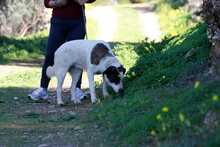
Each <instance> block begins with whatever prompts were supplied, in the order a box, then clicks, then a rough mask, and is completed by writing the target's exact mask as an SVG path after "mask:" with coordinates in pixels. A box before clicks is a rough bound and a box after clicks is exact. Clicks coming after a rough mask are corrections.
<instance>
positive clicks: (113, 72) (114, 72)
mask: <svg viewBox="0 0 220 147" xmlns="http://www.w3.org/2000/svg"><path fill="white" fill-rule="evenodd" d="M103 74H104V75H106V76H107V78H108V80H109V81H110V82H111V83H114V84H116V85H117V84H119V83H120V80H121V78H120V73H119V71H118V69H117V67H115V66H110V67H108V68H107V69H106V70H105V71H104V72H103Z"/></svg>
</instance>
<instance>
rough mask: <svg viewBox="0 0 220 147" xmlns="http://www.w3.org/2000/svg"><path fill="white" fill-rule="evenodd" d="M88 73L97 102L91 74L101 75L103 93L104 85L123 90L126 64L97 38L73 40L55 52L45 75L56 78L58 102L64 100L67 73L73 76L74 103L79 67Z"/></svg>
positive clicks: (106, 94)
mask: <svg viewBox="0 0 220 147" xmlns="http://www.w3.org/2000/svg"><path fill="white" fill-rule="evenodd" d="M83 70H85V71H86V72H87V75H88V80H89V89H90V94H91V101H92V103H95V102H96V94H95V83H94V74H96V73H101V74H102V75H103V88H102V92H103V96H104V97H106V96H108V91H107V85H109V86H111V87H112V88H113V90H114V91H115V92H116V93H120V94H122V93H123V83H122V79H123V77H124V74H125V68H124V67H123V66H122V64H121V63H119V61H118V60H117V58H116V57H115V55H114V54H113V52H112V50H111V48H110V46H109V44H108V43H106V42H104V41H98V40H74V41H69V42H66V43H64V44H63V45H61V46H60V47H59V48H58V50H57V51H56V52H55V56H54V65H53V66H49V67H48V68H47V76H48V77H52V76H56V78H57V103H58V104H59V105H62V104H63V100H62V96H61V92H62V85H63V81H64V78H65V75H66V73H67V72H68V71H69V72H70V74H71V76H72V84H71V100H72V101H73V102H74V103H75V104H77V103H80V99H77V98H76V97H75V89H76V83H77V81H78V79H79V78H80V75H81V73H82V71H83Z"/></svg>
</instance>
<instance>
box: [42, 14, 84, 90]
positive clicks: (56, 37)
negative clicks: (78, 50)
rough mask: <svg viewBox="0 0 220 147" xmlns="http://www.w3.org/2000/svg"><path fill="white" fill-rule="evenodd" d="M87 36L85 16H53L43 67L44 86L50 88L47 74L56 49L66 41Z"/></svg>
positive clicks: (79, 84) (52, 62)
mask: <svg viewBox="0 0 220 147" xmlns="http://www.w3.org/2000/svg"><path fill="white" fill-rule="evenodd" d="M84 37H85V23H84V19H83V18H79V19H65V18H64V19H63V18H56V17H52V18H51V25H50V33H49V38H48V42H47V47H46V55H45V60H44V64H43V68H42V75H41V83H40V86H41V87H42V88H46V89H47V88H48V85H49V82H50V78H48V77H47V75H46V69H47V67H48V66H52V65H53V64H54V53H55V51H56V50H57V49H58V48H59V47H60V46H61V45H62V44H63V43H65V42H66V41H70V40H76V39H84ZM81 80H82V75H81V78H80V80H79V81H78V83H77V87H78V88H81Z"/></svg>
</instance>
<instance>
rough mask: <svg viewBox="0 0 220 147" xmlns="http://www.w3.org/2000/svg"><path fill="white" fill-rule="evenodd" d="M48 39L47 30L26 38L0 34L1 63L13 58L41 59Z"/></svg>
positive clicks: (22, 59)
mask: <svg viewBox="0 0 220 147" xmlns="http://www.w3.org/2000/svg"><path fill="white" fill-rule="evenodd" d="M46 39H47V32H46V31H43V32H40V33H36V34H34V35H30V36H27V37H25V38H13V37H12V38H8V37H2V36H0V44H1V46H0V63H7V62H10V61H12V60H20V61H30V60H39V59H40V58H42V56H43V51H44V49H45V47H46Z"/></svg>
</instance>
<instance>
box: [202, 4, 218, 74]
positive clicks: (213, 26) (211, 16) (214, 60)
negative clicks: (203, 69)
mask: <svg viewBox="0 0 220 147" xmlns="http://www.w3.org/2000/svg"><path fill="white" fill-rule="evenodd" d="M202 15H203V18H204V20H205V21H206V23H207V25H208V31H207V34H208V38H209V40H210V42H211V43H212V48H211V52H210V57H211V65H212V66H211V70H212V72H213V73H217V74H218V75H220V1H219V0H203V5H202Z"/></svg>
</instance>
